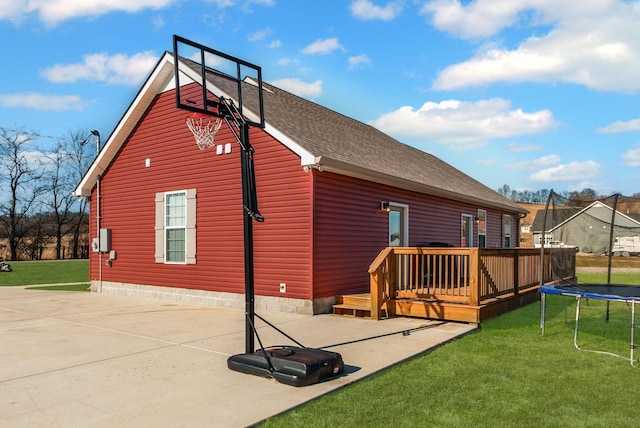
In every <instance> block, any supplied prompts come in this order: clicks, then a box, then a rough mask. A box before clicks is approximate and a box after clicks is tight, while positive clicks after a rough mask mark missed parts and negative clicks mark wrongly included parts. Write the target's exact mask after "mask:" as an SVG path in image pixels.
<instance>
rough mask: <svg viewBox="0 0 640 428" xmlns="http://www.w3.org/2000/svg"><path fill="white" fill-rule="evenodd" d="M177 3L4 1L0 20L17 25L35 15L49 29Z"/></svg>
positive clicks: (148, 0)
mask: <svg viewBox="0 0 640 428" xmlns="http://www.w3.org/2000/svg"><path fill="white" fill-rule="evenodd" d="M174 2H176V0H136V1H131V0H109V1H81V0H28V1H27V0H4V1H2V2H1V3H2V6H1V7H0V19H3V18H6V19H10V20H12V21H14V22H19V21H20V20H22V19H24V18H25V17H27V16H29V15H32V14H37V15H38V17H39V19H40V20H41V21H42V22H44V23H45V24H47V25H49V26H55V25H58V24H60V23H61V22H64V21H67V20H69V19H73V18H77V17H82V16H100V15H105V14H107V13H110V12H128V13H134V12H138V11H140V10H143V9H161V8H164V7H166V6H168V5H170V4H172V3H174Z"/></svg>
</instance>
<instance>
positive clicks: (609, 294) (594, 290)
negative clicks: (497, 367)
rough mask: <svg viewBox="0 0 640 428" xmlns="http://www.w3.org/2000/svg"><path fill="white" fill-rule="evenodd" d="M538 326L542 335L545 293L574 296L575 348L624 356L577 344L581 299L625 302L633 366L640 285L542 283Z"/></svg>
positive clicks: (630, 359) (633, 363) (636, 346)
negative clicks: (628, 305)
mask: <svg viewBox="0 0 640 428" xmlns="http://www.w3.org/2000/svg"><path fill="white" fill-rule="evenodd" d="M539 291H540V306H541V314H540V328H541V329H542V335H543V336H544V323H545V312H546V295H547V294H558V295H562V296H569V297H574V298H575V299H576V323H575V328H574V332H573V344H574V346H575V347H576V349H578V350H581V351H589V352H595V353H598V354H605V355H612V356H616V357H620V358H625V359H626V358H627V357H625V356H622V355H619V354H615V353H612V352H606V351H595V350H591V349H583V348H581V347H580V345H579V344H578V331H579V326H580V302H581V301H582V299H598V300H606V301H607V302H612V301H615V302H626V303H628V304H630V305H631V336H630V355H629V361H630V362H631V365H632V366H634V367H635V362H636V358H635V356H634V351H635V350H636V349H637V348H638V347H639V345H636V344H635V330H636V328H637V327H636V303H640V287H639V286H631V285H624V284H579V285H578V284H554V285H543V286H541V287H540V290H539Z"/></svg>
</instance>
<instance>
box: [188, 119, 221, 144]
mask: <svg viewBox="0 0 640 428" xmlns="http://www.w3.org/2000/svg"><path fill="white" fill-rule="evenodd" d="M186 122H187V127H189V130H190V131H191V132H192V133H193V136H194V137H195V139H196V144H197V145H198V148H199V149H200V150H205V149H208V148H211V147H214V146H215V144H214V138H215V136H216V133H217V132H218V130H219V129H220V126H222V118H220V117H215V116H209V115H206V114H203V113H191V114H189V115H188V116H187V119H186Z"/></svg>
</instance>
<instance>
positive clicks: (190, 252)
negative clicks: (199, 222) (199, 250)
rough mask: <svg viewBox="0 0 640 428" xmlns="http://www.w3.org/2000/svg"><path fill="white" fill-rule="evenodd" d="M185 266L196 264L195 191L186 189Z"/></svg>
mask: <svg viewBox="0 0 640 428" xmlns="http://www.w3.org/2000/svg"><path fill="white" fill-rule="evenodd" d="M186 226H187V231H186V232H187V233H186V235H187V247H186V249H185V250H186V254H185V259H186V262H187V264H195V263H196V189H187V224H186Z"/></svg>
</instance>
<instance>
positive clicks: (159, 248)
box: [155, 192, 164, 263]
mask: <svg viewBox="0 0 640 428" xmlns="http://www.w3.org/2000/svg"><path fill="white" fill-rule="evenodd" d="M155 231H156V252H155V257H156V263H164V192H158V193H156V225H155Z"/></svg>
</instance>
